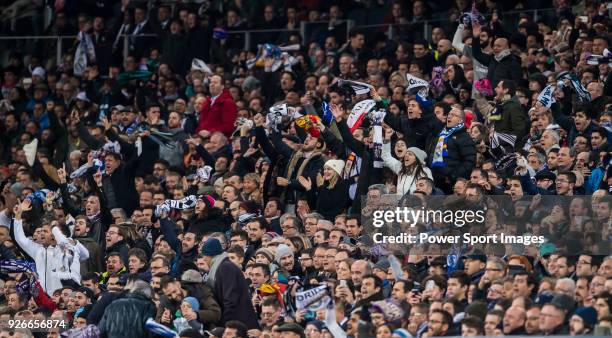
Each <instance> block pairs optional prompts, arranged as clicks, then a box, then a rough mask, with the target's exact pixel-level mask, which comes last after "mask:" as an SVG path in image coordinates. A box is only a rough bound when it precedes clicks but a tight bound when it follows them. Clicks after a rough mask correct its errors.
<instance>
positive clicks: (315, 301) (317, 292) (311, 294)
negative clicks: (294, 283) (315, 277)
mask: <svg viewBox="0 0 612 338" xmlns="http://www.w3.org/2000/svg"><path fill="white" fill-rule="evenodd" d="M331 300H332V299H331V297H330V296H329V294H328V292H327V285H319V286H317V287H315V288H312V289H308V290H305V291H301V292H296V294H295V306H296V307H297V309H298V310H302V309H308V310H310V311H317V310H320V309H324V308H326V307H327V305H328V304H329V302H331Z"/></svg>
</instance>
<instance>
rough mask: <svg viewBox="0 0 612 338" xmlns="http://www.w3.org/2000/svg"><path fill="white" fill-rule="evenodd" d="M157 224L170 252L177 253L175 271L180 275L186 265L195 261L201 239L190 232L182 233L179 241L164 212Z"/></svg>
mask: <svg viewBox="0 0 612 338" xmlns="http://www.w3.org/2000/svg"><path fill="white" fill-rule="evenodd" d="M159 224H160V228H161V232H162V234H163V235H164V239H165V240H166V241H167V242H168V244H170V247H171V248H172V250H174V251H175V252H176V253H177V270H178V273H182V272H183V270H184V268H185V266H186V265H187V264H190V263H192V262H194V261H195V260H196V258H197V256H198V243H199V242H200V240H201V238H198V236H197V234H196V233H194V232H192V231H186V232H184V233H183V238H182V239H179V238H178V237H177V236H176V233H175V232H174V230H173V227H174V225H173V224H172V221H171V220H170V219H169V218H168V215H167V214H166V213H165V212H164V213H162V215H161V217H160V220H159Z"/></svg>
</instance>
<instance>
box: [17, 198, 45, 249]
mask: <svg viewBox="0 0 612 338" xmlns="http://www.w3.org/2000/svg"><path fill="white" fill-rule="evenodd" d="M31 209H32V202H31V201H30V200H29V199H25V200H24V201H23V202H21V203H20V204H18V205H17V206H16V208H15V218H14V219H13V233H14V234H15V241H16V242H17V244H18V245H19V247H20V248H21V249H22V250H23V251H25V253H27V254H28V255H29V256H30V257H36V253H37V252H38V250H41V249H42V245H40V244H38V243H36V242H34V241H33V240H31V239H30V238H28V237H26V235H25V232H24V231H23V223H22V219H21V215H22V213H23V212H24V211H28V210H31Z"/></svg>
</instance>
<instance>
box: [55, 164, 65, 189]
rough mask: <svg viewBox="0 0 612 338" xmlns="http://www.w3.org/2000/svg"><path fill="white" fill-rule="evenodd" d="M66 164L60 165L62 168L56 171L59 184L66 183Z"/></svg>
mask: <svg viewBox="0 0 612 338" xmlns="http://www.w3.org/2000/svg"><path fill="white" fill-rule="evenodd" d="M66 176H67V174H66V163H62V167H61V168H59V169H57V177H59V180H60V183H61V184H65V183H66Z"/></svg>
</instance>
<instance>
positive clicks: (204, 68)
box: [191, 58, 213, 74]
mask: <svg viewBox="0 0 612 338" xmlns="http://www.w3.org/2000/svg"><path fill="white" fill-rule="evenodd" d="M191 70H199V71H201V72H203V73H207V74H212V73H213V72H212V70H210V68H209V67H208V65H207V64H206V62H204V61H202V60H200V59H195V58H194V59H193V61H191Z"/></svg>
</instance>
